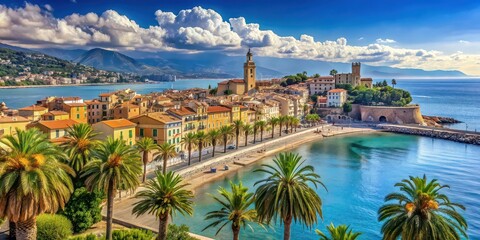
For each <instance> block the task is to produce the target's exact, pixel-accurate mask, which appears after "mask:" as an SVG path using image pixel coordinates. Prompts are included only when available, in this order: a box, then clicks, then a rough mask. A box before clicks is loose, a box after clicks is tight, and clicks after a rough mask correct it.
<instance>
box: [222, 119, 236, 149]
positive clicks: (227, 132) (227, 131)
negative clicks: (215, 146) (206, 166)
mask: <svg viewBox="0 0 480 240" xmlns="http://www.w3.org/2000/svg"><path fill="white" fill-rule="evenodd" d="M219 130H220V134H221V135H222V137H223V140H222V142H223V152H224V153H226V152H227V143H228V139H229V138H230V137H231V136H233V134H234V131H235V129H234V127H233V126H232V125H224V126H221V127H220V129H219Z"/></svg>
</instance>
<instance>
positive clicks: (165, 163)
mask: <svg viewBox="0 0 480 240" xmlns="http://www.w3.org/2000/svg"><path fill="white" fill-rule="evenodd" d="M167 160H168V159H167V156H163V169H162V172H163V174H166V173H167Z"/></svg>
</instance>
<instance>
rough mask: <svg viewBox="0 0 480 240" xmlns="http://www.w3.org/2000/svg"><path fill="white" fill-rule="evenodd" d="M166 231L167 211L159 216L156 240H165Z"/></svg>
mask: <svg viewBox="0 0 480 240" xmlns="http://www.w3.org/2000/svg"><path fill="white" fill-rule="evenodd" d="M167 231H168V213H167V214H164V215H163V216H160V219H159V225H158V236H157V240H166V239H167Z"/></svg>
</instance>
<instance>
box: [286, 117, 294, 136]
mask: <svg viewBox="0 0 480 240" xmlns="http://www.w3.org/2000/svg"><path fill="white" fill-rule="evenodd" d="M293 118H294V116H287V120H286V124H285V131H286V132H287V133H291V131H290V132H289V131H288V128H289V127H290V128H291V126H292V120H293Z"/></svg>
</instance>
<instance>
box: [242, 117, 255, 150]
mask: <svg viewBox="0 0 480 240" xmlns="http://www.w3.org/2000/svg"><path fill="white" fill-rule="evenodd" d="M252 132H253V127H252V125H250V124H248V123H247V124H245V125H243V133H244V135H245V146H247V144H248V135H249V134H251V133H252Z"/></svg>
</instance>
